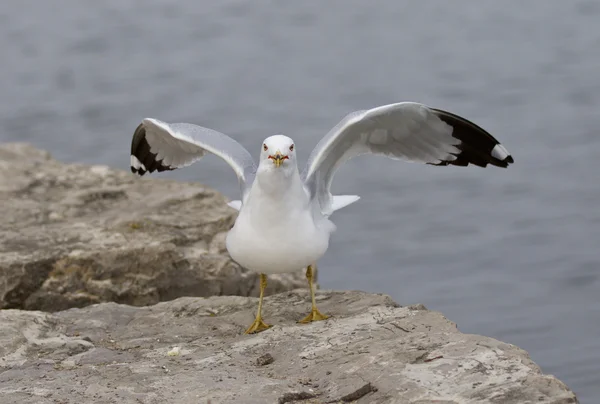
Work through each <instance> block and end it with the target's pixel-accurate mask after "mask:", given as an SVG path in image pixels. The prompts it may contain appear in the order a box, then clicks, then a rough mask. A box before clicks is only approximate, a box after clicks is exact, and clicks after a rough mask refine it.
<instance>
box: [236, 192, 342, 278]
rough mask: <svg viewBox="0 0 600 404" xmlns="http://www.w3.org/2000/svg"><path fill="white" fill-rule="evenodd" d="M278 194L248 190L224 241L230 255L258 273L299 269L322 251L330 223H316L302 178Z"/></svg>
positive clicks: (326, 245) (321, 221) (314, 261)
mask: <svg viewBox="0 0 600 404" xmlns="http://www.w3.org/2000/svg"><path fill="white" fill-rule="evenodd" d="M292 188H293V189H290V188H288V189H287V190H284V191H285V192H282V193H281V194H267V193H265V192H260V189H259V187H258V186H256V184H255V185H254V186H253V189H252V190H251V191H250V195H249V197H248V200H247V201H246V202H245V203H244V206H243V207H242V209H241V211H240V213H239V216H238V218H237V220H236V222H235V225H234V227H233V228H232V229H231V231H230V232H229V234H228V235H227V240H226V245H227V250H228V251H229V254H230V255H231V257H232V258H233V259H234V260H235V261H236V262H238V263H239V264H240V265H242V266H243V267H245V268H247V269H249V270H251V271H254V272H259V273H264V274H274V273H283V272H293V271H299V270H302V269H304V268H306V267H307V266H308V265H311V264H315V263H316V261H317V260H318V259H319V258H321V257H322V256H323V254H325V251H327V248H328V246H329V236H330V233H331V231H332V229H333V228H335V226H333V224H332V223H331V222H329V221H328V220H327V219H322V220H321V219H319V218H318V219H317V220H318V224H316V223H315V219H314V218H313V215H312V212H311V210H310V209H309V207H308V197H307V195H306V193H305V191H304V189H303V187H302V185H301V182H299V181H298V182H297V183H294V184H293V187H292Z"/></svg>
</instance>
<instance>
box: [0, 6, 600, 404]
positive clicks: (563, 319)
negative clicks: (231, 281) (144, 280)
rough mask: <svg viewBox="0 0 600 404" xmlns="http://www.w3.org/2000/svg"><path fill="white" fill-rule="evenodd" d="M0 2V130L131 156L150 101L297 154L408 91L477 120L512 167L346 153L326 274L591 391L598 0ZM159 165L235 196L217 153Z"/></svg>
mask: <svg viewBox="0 0 600 404" xmlns="http://www.w3.org/2000/svg"><path fill="white" fill-rule="evenodd" d="M324 4H325V3H323V2H316V1H305V2H299V1H297V2H274V1H254V2H247V1H241V0H240V1H219V2H195V1H191V0H189V1H178V2H174V1H166V0H136V1H134V0H107V1H103V2H82V1H75V0H72V1H65V0H62V1H61V0H54V1H47V2H43V1H39V0H35V1H34V0H27V1H24V0H22V1H16V0H8V1H4V2H3V3H2V6H1V7H0V49H1V51H2V62H1V63H0V66H1V67H0V72H1V75H0V88H1V91H0V141H26V142H32V143H34V144H35V145H37V146H39V147H42V148H45V149H48V150H50V151H51V152H52V153H53V155H54V156H55V157H56V158H58V159H61V160H64V161H73V162H74V161H77V162H86V163H97V164H109V165H111V166H114V167H119V168H123V169H128V162H129V142H130V139H131V135H132V133H133V130H134V129H135V127H136V126H137V124H138V123H139V121H140V120H141V119H142V118H144V117H147V116H151V117H156V118H159V119H162V120H165V121H170V122H177V121H184V122H192V123H197V124H201V125H204V126H208V127H212V128H215V129H217V130H220V131H223V132H225V133H228V134H230V135H232V136H234V137H236V138H237V139H238V140H239V141H240V142H241V143H242V144H243V145H244V146H246V147H247V148H249V149H250V150H251V151H252V152H253V153H254V154H257V153H259V147H260V144H261V141H262V139H264V138H265V137H266V136H268V135H272V134H276V133H285V134H287V135H289V136H291V137H293V138H294V139H295V140H296V142H297V149H298V153H299V154H300V158H301V160H303V161H305V159H306V158H307V156H308V154H309V152H310V150H311V149H312V147H313V146H314V145H315V144H316V143H317V141H318V140H319V139H320V137H321V136H323V135H324V134H325V133H326V132H327V131H328V130H329V129H330V128H331V127H333V126H334V125H335V124H336V123H337V122H338V121H339V120H340V119H341V118H342V117H343V116H344V115H345V114H346V113H348V112H350V111H353V110H357V109H365V108H370V107H373V106H377V105H381V104H386V103H391V102H396V101H405V100H413V101H419V102H424V103H427V104H430V105H432V106H436V107H439V108H446V109H449V110H451V111H453V112H455V113H458V114H461V115H464V116H466V117H468V118H469V119H471V120H474V121H475V122H477V123H479V124H480V125H482V126H483V127H485V128H486V129H488V130H489V131H490V132H491V133H492V134H494V135H495V136H496V137H498V138H499V139H500V140H501V141H502V142H503V143H504V144H505V145H506V147H507V148H508V149H509V150H510V151H511V152H512V153H513V155H514V157H515V161H516V163H515V164H514V165H513V166H512V167H511V168H510V169H508V170H502V169H496V168H487V169H480V168H476V167H468V168H460V167H445V168H438V167H431V166H421V165H416V164H406V163H398V162H394V161H389V160H386V159H383V158H373V157H371V158H368V157H362V158H357V159H355V160H353V161H351V162H350V163H348V164H347V165H346V166H344V167H343V169H342V170H341V171H340V172H339V173H338V175H337V176H336V179H335V183H334V190H335V191H336V192H338V193H357V194H359V195H361V196H362V199H361V201H360V202H359V203H357V204H355V205H353V206H351V207H349V208H347V209H344V210H342V211H340V212H338V213H336V214H335V215H334V216H333V219H334V221H335V222H336V224H337V225H338V232H337V233H336V234H335V236H334V238H333V241H332V245H331V248H330V250H329V251H328V253H327V255H326V256H325V257H324V258H323V260H322V261H321V262H320V269H321V272H320V282H321V284H322V286H323V287H324V288H332V289H362V290H367V291H372V292H381V293H387V294H390V295H391V296H393V297H394V298H395V299H396V300H397V301H398V302H400V303H401V304H411V303H416V302H422V303H424V304H425V305H427V306H428V307H429V308H432V309H436V310H440V311H442V312H443V313H444V314H445V315H446V316H447V317H449V318H450V319H452V320H453V321H456V322H457V323H458V325H459V328H460V329H461V330H462V331H464V332H472V333H477V334H484V335H489V336H493V337H495V338H498V339H501V340H504V341H507V342H511V343H514V344H516V345H519V346H520V347H522V348H524V349H526V350H527V351H529V352H530V353H531V355H532V357H533V359H534V360H535V361H536V362H537V363H538V364H540V365H541V366H542V368H543V370H544V371H545V372H547V373H551V374H555V375H556V376H558V377H559V378H560V379H562V380H563V381H565V382H566V383H567V384H568V385H569V386H570V387H571V388H573V389H574V390H575V391H576V392H577V393H578V394H579V396H580V397H581V400H582V402H590V403H592V402H598V400H600V252H599V250H598V247H599V244H600V243H599V240H600V208H599V201H600V181H599V180H600V174H599V171H600V164H599V163H598V156H599V155H600V134H599V130H598V128H599V127H600V73H599V72H600V24H598V21H600V3H599V2H597V1H583V0H572V1H559V0H544V1H541V0H530V1H528V2H521V1H516V0H504V1H502V2H500V1H491V0H472V1H466V0H461V1H459V0H454V1H452V2H436V1H420V2H416V1H415V2H403V1H397V2H391V1H390V2H386V3H383V2H378V3H377V4H378V8H373V5H372V4H375V3H371V2H364V1H363V2H361V1H348V0H344V1H341V0H340V1H329V2H327V3H326V4H327V5H326V6H325V5H324ZM161 176H162V177H169V178H177V179H180V180H193V181H200V182H202V183H204V184H207V185H209V186H211V187H214V188H216V189H218V190H220V191H222V192H223V193H225V194H226V195H227V196H229V197H231V198H237V184H236V181H235V176H234V175H233V172H232V171H230V169H229V167H228V166H227V165H226V164H225V163H223V162H222V161H220V160H219V159H217V158H216V157H207V158H206V159H205V160H203V161H202V162H200V163H198V164H196V165H194V166H192V167H190V168H187V169H185V170H182V171H179V172H174V173H169V174H162V175H161Z"/></svg>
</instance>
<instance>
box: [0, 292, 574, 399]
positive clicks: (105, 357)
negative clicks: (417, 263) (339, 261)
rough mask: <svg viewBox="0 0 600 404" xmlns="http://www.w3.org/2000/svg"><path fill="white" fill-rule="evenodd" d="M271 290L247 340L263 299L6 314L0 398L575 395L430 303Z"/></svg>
mask: <svg viewBox="0 0 600 404" xmlns="http://www.w3.org/2000/svg"><path fill="white" fill-rule="evenodd" d="M317 298H318V305H319V307H320V309H321V310H322V311H323V312H326V313H329V314H332V315H333V316H332V317H331V318H330V319H328V320H326V321H320V322H316V323H312V324H308V325H301V324H297V323H296V321H297V320H299V319H300V318H302V317H303V316H304V315H305V314H306V312H308V310H309V308H310V305H309V295H308V291H307V290H306V289H302V290H300V289H298V290H294V291H290V292H284V293H280V294H277V295H272V296H270V297H268V298H266V299H265V308H264V315H265V320H266V321H267V322H269V323H271V324H273V325H274V326H273V327H272V328H271V329H269V330H267V331H264V332H262V333H259V334H254V335H245V334H243V331H244V329H245V327H246V326H247V325H248V324H250V323H251V322H252V320H253V316H254V313H255V309H256V303H257V299H256V298H248V297H238V296H216V297H210V298H192V297H185V298H179V299H176V300H173V301H169V302H162V303H158V304H156V305H153V306H146V307H133V306H127V305H121V304H116V303H102V304H97V305H92V306H87V307H85V308H80V309H69V310H66V311H61V312H56V313H43V312H39V311H21V310H3V311H0V357H1V359H0V397H2V400H1V401H2V403H3V404H9V403H19V404H26V403H40V404H44V403H92V402H93V403H120V404H124V403H148V404H151V403H152V404H154V403H157V404H158V403H161V404H162V403H179V404H185V403H190V404H192V403H193V404H197V403H247V404H252V403H257V404H258V403H260V404H264V403H292V402H302V403H343V402H356V403H413V404H417V403H419V404H427V403H431V404H433V403H444V404H453V403H461V404H462V403H498V404H499V403H502V404H511V403H514V404H517V403H518V404H527V403H552V404H566V403H577V399H576V397H575V395H574V394H573V392H572V391H571V390H569V388H568V387H567V386H565V385H564V384H563V383H562V382H560V381H559V380H557V379H556V378H555V377H553V376H549V375H544V374H542V373H541V371H540V368H539V367H538V366H537V365H536V364H535V363H533V362H532V361H531V359H530V358H529V356H528V354H527V352H525V351H523V350H521V349H519V348H517V347H515V346H514V345H510V344H506V343H503V342H500V341H497V340H494V339H492V338H487V337H482V336H478V335H468V334H463V333H461V332H459V331H458V330H457V328H456V325H455V324H454V323H452V322H450V321H448V320H447V319H446V318H444V316H442V315H441V314H440V313H437V312H434V311H430V310H427V309H426V308H425V307H423V306H422V305H417V306H409V307H399V306H398V305H397V304H395V303H394V302H393V301H392V300H391V299H390V298H389V297H387V296H383V295H373V294H366V293H361V292H333V291H319V292H318V294H317Z"/></svg>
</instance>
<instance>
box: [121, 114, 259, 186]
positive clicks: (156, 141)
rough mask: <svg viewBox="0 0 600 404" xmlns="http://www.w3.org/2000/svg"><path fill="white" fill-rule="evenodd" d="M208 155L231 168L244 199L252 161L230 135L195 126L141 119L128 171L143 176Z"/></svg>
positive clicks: (132, 144)
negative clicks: (213, 156)
mask: <svg viewBox="0 0 600 404" xmlns="http://www.w3.org/2000/svg"><path fill="white" fill-rule="evenodd" d="M207 152H208V153H212V154H214V155H216V156H218V157H220V158H222V159H223V160H224V161H225V162H227V164H229V165H230V166H231V168H232V169H233V170H234V172H235V174H236V176H237V178H238V182H239V184H240V191H241V193H242V197H244V196H245V195H246V192H247V190H248V188H249V185H250V184H251V182H252V180H253V178H254V173H255V172H256V164H255V163H254V159H253V158H252V156H251V155H250V153H248V151H247V150H246V149H245V148H244V147H243V146H242V145H240V144H239V143H238V142H236V141H235V140H233V139H232V138H230V137H229V136H227V135H224V134H223V133H220V132H217V131H215V130H212V129H208V128H204V127H202V126H198V125H193V124H189V123H173V124H169V123H166V122H163V121H160V120H158V119H153V118H146V119H144V120H143V121H142V123H140V125H139V126H138V127H137V129H136V130H135V132H134V134H133V139H132V141H131V171H132V172H133V173H136V174H138V175H144V174H145V173H146V172H150V173H151V172H154V171H165V170H175V169H177V168H182V167H186V166H189V165H190V164H192V163H194V162H196V161H198V160H199V159H200V158H202V157H203V156H204V155H205V154H206V153H207Z"/></svg>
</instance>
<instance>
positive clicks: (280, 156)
mask: <svg viewBox="0 0 600 404" xmlns="http://www.w3.org/2000/svg"><path fill="white" fill-rule="evenodd" d="M269 158H270V159H272V160H273V164H275V167H279V166H281V164H283V160H285V159H287V158H288V156H284V155H283V154H281V152H280V151H279V150H277V152H276V153H275V155H274V156H269Z"/></svg>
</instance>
